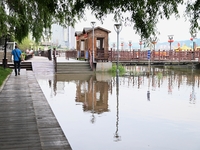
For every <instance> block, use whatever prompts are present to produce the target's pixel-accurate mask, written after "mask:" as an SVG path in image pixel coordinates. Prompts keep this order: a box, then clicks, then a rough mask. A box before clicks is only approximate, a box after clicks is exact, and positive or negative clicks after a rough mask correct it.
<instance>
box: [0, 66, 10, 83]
mask: <svg viewBox="0 0 200 150" xmlns="http://www.w3.org/2000/svg"><path fill="white" fill-rule="evenodd" d="M11 72H12V69H10V68H5V69H4V68H3V67H0V87H1V86H2V84H3V82H4V81H5V79H6V78H7V76H8V75H9V74H11Z"/></svg>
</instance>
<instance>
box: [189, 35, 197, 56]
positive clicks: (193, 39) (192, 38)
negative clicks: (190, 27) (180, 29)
mask: <svg viewBox="0 0 200 150" xmlns="http://www.w3.org/2000/svg"><path fill="white" fill-rule="evenodd" d="M196 36H197V33H196V32H194V33H192V34H191V38H190V40H191V41H192V45H193V46H192V47H193V52H192V54H193V55H192V57H193V60H194V59H195V58H194V56H195V54H194V53H195V38H196Z"/></svg>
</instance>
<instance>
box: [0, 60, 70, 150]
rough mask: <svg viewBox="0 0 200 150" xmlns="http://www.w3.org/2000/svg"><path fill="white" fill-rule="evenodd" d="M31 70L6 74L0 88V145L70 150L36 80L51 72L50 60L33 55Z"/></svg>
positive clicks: (24, 149)
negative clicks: (18, 74) (5, 78)
mask: <svg viewBox="0 0 200 150" xmlns="http://www.w3.org/2000/svg"><path fill="white" fill-rule="evenodd" d="M30 61H32V62H33V71H26V70H21V75H20V76H14V72H13V73H12V74H11V75H10V76H9V78H8V80H7V81H6V82H5V84H4V86H3V88H2V89H0V149H2V150H32V149H34V150H40V149H41V150H60V149H62V150H64V149H65V150H71V146H70V144H69V142H68V140H67V139H66V137H65V135H64V133H63V131H62V129H61V127H60V125H59V124H58V122H57V120H56V118H55V116H54V114H53V112H52V110H51V108H50V106H49V104H48V102H47V100H46V98H45V96H44V94H43V92H42V90H41V88H40V86H39V84H38V82H37V77H45V76H48V75H49V76H50V75H51V74H53V69H52V67H53V63H52V61H49V60H48V59H47V58H43V57H34V58H33V59H31V60H30Z"/></svg>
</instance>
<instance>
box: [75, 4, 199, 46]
mask: <svg viewBox="0 0 200 150" xmlns="http://www.w3.org/2000/svg"><path fill="white" fill-rule="evenodd" d="M184 9H185V7H184V6H180V7H179V11H180V16H181V18H180V19H178V20H176V18H175V17H174V16H171V18H170V19H169V20H166V19H165V20H160V21H159V23H158V24H157V28H158V31H159V32H160V35H157V37H158V39H159V41H158V42H167V41H168V35H174V40H176V41H181V40H189V39H190V37H191V35H190V33H189V26H190V24H189V22H188V21H185V18H184V17H183V13H182V12H183V11H184ZM86 16H87V20H86V21H84V20H81V21H80V22H78V23H77V24H76V26H75V31H82V30H83V28H84V27H91V25H90V22H91V21H95V22H96V26H100V27H103V28H106V29H107V30H110V31H111V33H110V34H109V39H110V42H116V41H117V33H116V32H115V30H114V24H115V23H116V22H114V21H113V19H112V18H113V17H112V15H109V16H107V18H106V19H105V21H104V22H103V24H101V22H100V21H98V20H97V19H95V17H94V16H93V15H92V14H91V12H90V11H88V12H87V15H86ZM197 36H198V35H197ZM139 39H140V36H139V35H137V34H135V31H134V30H133V27H132V26H128V27H125V26H123V28H122V31H121V32H120V41H124V42H129V41H132V42H138V41H139Z"/></svg>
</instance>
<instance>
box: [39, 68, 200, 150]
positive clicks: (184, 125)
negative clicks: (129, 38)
mask: <svg viewBox="0 0 200 150" xmlns="http://www.w3.org/2000/svg"><path fill="white" fill-rule="evenodd" d="M130 70H131V71H132V72H131V73H129V74H127V75H124V76H120V77H118V76H117V77H112V76H107V75H101V74H100V75H99V74H96V75H60V74H57V75H55V76H54V78H53V80H47V81H46V84H47V86H46V87H48V88H50V89H48V90H49V91H50V92H47V91H45V92H44V93H45V94H46V95H47V96H46V97H47V98H48V97H50V98H51V99H50V101H49V103H50V104H51V107H52V108H53V110H54V113H55V114H56V115H57V118H58V120H59V123H60V124H61V126H62V128H63V130H64V132H65V134H66V136H67V138H68V139H69V141H70V144H71V145H72V148H73V149H74V150H79V149H82V147H81V146H83V147H84V149H97V148H96V147H95V145H96V146H98V148H99V149H115V150H117V149H119V150H121V149H137V148H138V149H152V150H154V149H157V148H158V147H160V148H161V149H162V147H164V148H165V149H176V150H179V149H190V148H189V146H188V145H187V144H186V143H183V144H180V143H181V142H182V141H189V142H190V143H192V144H190V145H197V142H196V141H199V136H198V135H199V134H200V132H199V131H200V122H199V120H200V117H199V116H200V111H199V110H200V109H199V108H200V103H199V99H198V97H199V93H198V91H199V80H200V74H199V72H196V71H193V72H192V71H191V70H186V71H183V70H179V71H176V70H167V69H161V68H153V67H152V68H151V70H150V73H149V74H147V72H148V68H145V67H142V66H139V67H135V66H134V67H133V68H132V69H130ZM134 71H136V72H134ZM41 86H43V85H42V84H41ZM43 90H45V88H43ZM56 106H57V108H56ZM59 112H61V113H60V114H59ZM63 120H64V121H63ZM83 135H85V136H83ZM77 137H78V138H77ZM152 137H153V138H152ZM172 137H173V138H172ZM91 138H92V139H93V142H92V143H93V144H92V145H91V142H88V141H90V140H91ZM102 139H103V140H102ZM163 139H166V141H168V142H166V143H165V142H163V141H164V140H163ZM190 139H192V140H190ZM193 139H194V140H193ZM119 141H120V142H119ZM99 142H100V144H99ZM77 143H78V144H77ZM176 143H178V144H176ZM149 145H150V146H149ZM181 145H184V146H183V147H184V148H183V147H182V146H181ZM145 146H146V148H144V147H145ZM172 146H173V148H172ZM124 147H126V148H124ZM191 149H192V148H191ZM193 149H195V148H193Z"/></svg>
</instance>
